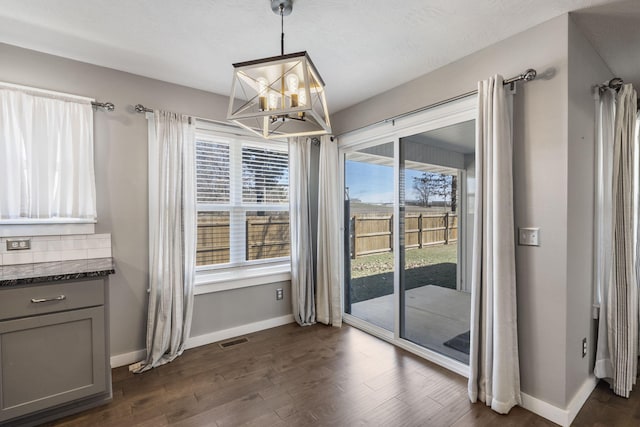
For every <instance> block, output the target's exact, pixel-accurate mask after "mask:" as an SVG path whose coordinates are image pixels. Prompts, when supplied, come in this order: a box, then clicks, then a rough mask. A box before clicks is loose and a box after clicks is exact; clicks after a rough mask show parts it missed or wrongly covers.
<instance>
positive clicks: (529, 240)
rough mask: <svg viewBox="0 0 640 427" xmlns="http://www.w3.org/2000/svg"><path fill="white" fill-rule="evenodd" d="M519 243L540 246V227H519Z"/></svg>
mask: <svg viewBox="0 0 640 427" xmlns="http://www.w3.org/2000/svg"><path fill="white" fill-rule="evenodd" d="M518 244H519V245H520V246H540V228H538V227H527V228H519V229H518Z"/></svg>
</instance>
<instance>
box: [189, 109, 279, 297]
mask: <svg viewBox="0 0 640 427" xmlns="http://www.w3.org/2000/svg"><path fill="white" fill-rule="evenodd" d="M199 140H205V141H211V142H214V143H223V144H228V146H229V162H230V164H229V201H228V203H198V202H197V197H196V212H198V213H199V212H207V211H209V212H229V221H230V230H229V234H230V235H229V242H230V244H229V246H230V249H229V251H230V254H229V258H230V262H228V263H224V264H211V265H201V266H197V265H196V266H195V271H196V280H195V282H196V283H195V284H196V290H195V294H196V295H198V294H203V293H209V292H219V291H225V290H230V289H238V288H243V287H247V286H256V285H262V284H268V283H276V282H281V281H287V280H290V279H291V257H290V255H288V256H284V257H275V258H267V259H258V260H249V261H247V260H242V258H243V257H244V258H246V253H245V251H246V249H244V248H237V247H235V248H234V245H233V242H234V240H235V241H238V240H243V239H246V236H244V227H236V232H239V233H240V237H236V239H234V237H235V236H233V235H232V233H233V227H232V225H231V221H232V214H234V213H235V214H242V213H246V212H251V211H256V210H259V211H272V212H283V211H285V212H287V213H289V212H290V205H289V202H287V203H286V204H284V203H282V204H270V205H262V204H246V203H243V201H242V148H243V147H245V146H250V147H256V148H277V149H278V151H283V152H286V153H287V155H288V143H287V141H285V140H266V139H263V138H259V137H255V136H252V135H249V134H247V133H245V132H244V131H242V130H240V129H239V128H236V127H234V126H229V125H222V124H216V123H211V122H207V121H202V120H197V121H196V132H195V140H194V144H197V141H199ZM287 167H288V166H287ZM196 239H197V236H196ZM196 241H197V240H196ZM236 246H238V245H236ZM240 246H242V245H240ZM234 259H235V260H234ZM238 259H241V260H240V261H238Z"/></svg>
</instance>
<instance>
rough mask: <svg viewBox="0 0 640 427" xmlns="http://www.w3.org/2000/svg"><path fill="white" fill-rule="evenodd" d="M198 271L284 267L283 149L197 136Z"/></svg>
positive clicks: (286, 245) (286, 184) (285, 177)
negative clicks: (264, 265)
mask: <svg viewBox="0 0 640 427" xmlns="http://www.w3.org/2000/svg"><path fill="white" fill-rule="evenodd" d="M196 174H197V203H198V242H197V253H196V266H197V267H199V269H215V268H221V267H236V266H244V265H251V264H261V263H266V262H282V261H284V260H287V261H288V257H289V155H288V152H287V145H286V144H284V143H280V142H276V141H269V142H268V143H266V142H262V141H256V140H253V139H252V138H250V137H247V138H241V137H226V136H225V137H223V136H220V135H217V134H215V133H213V132H205V131H201V132H199V133H198V134H197V135H196Z"/></svg>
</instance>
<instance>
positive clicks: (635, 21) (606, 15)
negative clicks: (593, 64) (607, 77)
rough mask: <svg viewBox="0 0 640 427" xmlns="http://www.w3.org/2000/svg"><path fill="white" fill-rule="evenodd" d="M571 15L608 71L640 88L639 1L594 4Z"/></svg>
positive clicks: (629, 0)
mask: <svg viewBox="0 0 640 427" xmlns="http://www.w3.org/2000/svg"><path fill="white" fill-rule="evenodd" d="M574 16H575V20H576V22H577V24H578V26H580V27H581V28H582V30H583V32H584V33H585V35H586V36H587V38H588V39H589V40H590V41H591V44H592V45H593V46H594V47H595V49H596V50H597V51H598V53H599V54H600V57H602V59H604V61H605V62H606V63H607V64H608V65H609V68H610V69H611V71H612V72H613V73H614V74H615V75H616V76H617V77H620V78H622V79H623V80H624V81H625V83H632V84H633V86H634V87H635V88H636V90H640V1H638V0H627V1H622V2H618V3H614V4H609V5H606V6H600V7H593V8H590V9H586V10H583V11H580V12H578V13H576V14H575V15H574Z"/></svg>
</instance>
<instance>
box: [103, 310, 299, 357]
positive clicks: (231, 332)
mask: <svg viewBox="0 0 640 427" xmlns="http://www.w3.org/2000/svg"><path fill="white" fill-rule="evenodd" d="M293 322H294V319H293V315H292V314H288V315H286V316H280V317H273V318H271V319H266V320H261V321H259V322H254V323H248V324H246V325H241V326H236V327H235V328H229V329H224V330H222V331H215V332H211V333H209V334H204V335H198V336H196V337H191V338H189V339H188V340H187V344H186V346H185V348H187V349H189V348H195V347H200V346H201V345H207V344H211V343H214V342H218V341H222V340H226V339H229V338H234V337H237V336H240V335H246V334H251V333H253V332H258V331H262V330H264V329H270V328H275V327H276V326H282V325H287V324H289V323H293ZM146 355H147V351H146V350H145V349H142V350H136V351H132V352H130V353H122V354H116V355H115V356H111V368H119V367H120V366H126V365H130V364H132V363H136V362H139V361H140V360H143V359H144V358H145V357H146Z"/></svg>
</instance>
